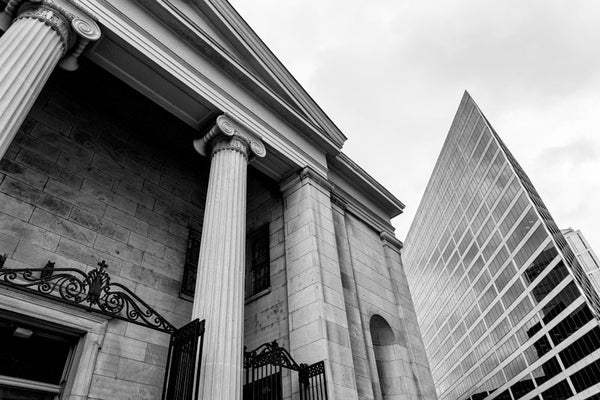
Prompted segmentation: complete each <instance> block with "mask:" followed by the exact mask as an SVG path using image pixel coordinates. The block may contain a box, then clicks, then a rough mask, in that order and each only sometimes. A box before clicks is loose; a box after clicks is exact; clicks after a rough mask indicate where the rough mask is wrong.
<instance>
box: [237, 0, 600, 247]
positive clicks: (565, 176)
mask: <svg viewBox="0 0 600 400" xmlns="http://www.w3.org/2000/svg"><path fill="white" fill-rule="evenodd" d="M232 3H233V5H234V6H235V7H236V8H237V9H238V11H239V12H240V13H241V14H242V15H243V16H244V17H245V18H246V19H247V20H248V22H249V23H250V25H251V26H253V27H254V28H255V29H256V31H257V32H258V34H259V35H260V36H261V37H262V38H263V39H264V41H265V42H266V43H267V45H268V46H270V47H271V49H272V50H273V51H274V53H275V54H276V55H277V56H278V57H279V58H280V59H281V60H282V62H283V63H284V64H285V65H286V66H287V67H288V68H289V69H290V71H291V72H292V73H293V74H294V75H295V76H296V78H297V79H298V80H299V82H300V83H301V84H302V85H303V86H304V87H305V88H306V89H307V91H308V92H309V93H310V94H311V95H312V96H313V97H314V98H315V100H316V101H317V102H318V103H319V104H320V105H321V106H322V107H323V109H324V110H325V111H326V112H327V113H328V114H329V116H330V117H331V118H332V120H333V121H334V122H336V124H338V126H339V127H340V128H341V129H342V130H343V131H344V133H345V134H346V135H347V136H348V137H349V140H348V142H347V143H346V146H345V148H344V151H345V152H346V153H347V154H349V155H350V156H351V157H352V158H353V159H355V160H356V161H357V162H358V163H359V164H360V165H361V166H362V167H364V168H365V169H366V170H367V171H368V172H369V173H371V174H372V175H373V176H374V177H375V178H376V179H378V180H380V181H381V182H382V183H383V184H384V185H385V186H386V187H387V188H388V189H390V190H391V191H392V192H393V193H394V194H395V195H396V196H398V197H399V198H400V199H401V200H402V201H403V202H404V203H405V204H407V209H406V212H405V214H404V215H402V216H400V217H398V218H396V219H395V220H394V221H393V222H394V224H395V225H396V226H397V228H398V231H397V235H398V237H400V238H401V239H403V238H404V236H405V235H406V233H407V230H408V227H409V226H410V223H411V220H412V217H413V216H414V212H415V211H416V209H417V206H418V204H419V201H420V199H421V196H422V194H423V191H424V189H425V186H426V184H427V181H428V179H429V176H430V174H431V171H432V169H433V165H434V164H435V161H436V159H437V156H438V154H439V151H440V149H441V146H442V143H443V141H444V138H445V136H446V134H447V132H448V129H449V127H450V123H451V121H452V118H453V116H454V113H455V111H456V108H457V107H458V103H459V101H460V97H461V95H462V92H463V91H464V90H465V89H468V90H469V92H470V93H471V95H473V97H474V98H475V101H476V102H477V103H478V104H479V106H480V107H481V108H482V110H483V112H484V113H485V114H486V115H487V117H488V119H490V121H491V123H492V125H493V126H494V127H495V128H496V130H497V131H498V133H499V134H500V136H502V138H503V139H504V140H505V142H506V143H507V145H508V146H509V148H510V149H511V151H512V152H513V153H514V154H515V156H516V157H517V159H518V160H519V162H520V163H521V164H522V165H523V167H524V168H525V170H526V171H527V172H528V174H529V175H530V176H531V178H532V180H533V183H534V185H536V187H537V188H538V189H539V191H540V193H541V195H542V197H543V198H544V200H545V201H546V203H547V205H548V207H549V208H550V212H551V213H552V214H553V215H554V216H555V217H556V219H557V221H558V222H559V224H562V226H566V225H571V226H573V227H575V228H580V229H582V231H583V233H584V234H585V235H586V236H587V237H588V239H589V240H590V242H591V243H592V245H594V244H596V245H597V246H600V232H599V228H598V227H597V226H596V224H595V223H594V221H599V220H600V211H595V209H596V208H597V207H595V206H590V204H594V205H595V204H597V203H598V200H599V199H600V187H598V182H597V181H599V180H600V179H598V178H597V176H598V175H597V172H595V171H598V170H600V165H599V164H598V162H595V161H594V158H596V159H597V158H598V157H597V155H598V149H599V148H600V135H598V134H597V127H598V126H600V113H599V112H598V105H599V104H600V52H598V51H595V49H597V48H600V30H599V29H598V26H600V2H595V1H589V0H571V1H568V2H566V1H561V0H529V1H526V2H523V1H521V0H505V1H496V0H477V1H473V0H471V1H467V0H447V1H443V2H442V1H436V2H434V1H409V0H375V1H372V2H369V3H368V4H366V3H364V2H358V1H353V0H348V1H344V2H340V1H333V0H319V1H315V0H304V1H299V0H293V1H286V0H234V1H233V2H232ZM592 168H595V171H594V170H593V169H592ZM598 249H600V247H598ZM599 251H600V250H599Z"/></svg>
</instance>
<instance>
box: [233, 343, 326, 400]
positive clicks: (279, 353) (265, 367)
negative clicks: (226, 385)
mask: <svg viewBox="0 0 600 400" xmlns="http://www.w3.org/2000/svg"><path fill="white" fill-rule="evenodd" d="M273 366H274V367H275V369H273V368H272V367H273ZM280 368H287V369H289V370H292V371H296V372H297V373H298V381H299V383H300V387H299V392H300V399H301V400H327V397H328V394H327V381H326V378H325V362H323V361H319V362H316V363H314V364H310V365H308V364H298V363H297V362H296V361H295V360H294V359H293V358H292V356H291V355H290V353H289V352H288V351H287V350H286V349H284V348H283V347H281V346H279V344H278V343H277V341H273V342H269V343H264V344H262V345H260V346H258V347H257V348H256V349H254V350H252V351H244V369H245V370H246V377H245V382H244V393H245V397H244V398H246V397H247V398H249V399H253V400H254V399H260V398H264V397H261V396H263V395H264V394H265V393H270V394H269V396H271V397H269V396H267V398H274V399H280V398H283V397H282V393H281V390H280V385H278V384H277V382H279V381H280V380H281V371H280ZM246 394H247V396H246Z"/></svg>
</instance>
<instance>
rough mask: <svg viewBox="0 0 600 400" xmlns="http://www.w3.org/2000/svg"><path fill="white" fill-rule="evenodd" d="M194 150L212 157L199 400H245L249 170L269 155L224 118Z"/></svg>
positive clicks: (199, 286)
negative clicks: (256, 160)
mask: <svg viewBox="0 0 600 400" xmlns="http://www.w3.org/2000/svg"><path fill="white" fill-rule="evenodd" d="M194 146H195V147H196V150H197V151H198V152H199V153H200V154H203V155H207V154H209V153H210V155H211V157H212V160H211V166H210V177H209V181H208V193H207V198H206V207H205V210H204V223H203V228H202V241H201V244H200V256H199V261H198V274H197V280H196V293H195V295H194V305H193V310H192V319H195V318H200V319H206V332H205V335H204V350H203V354H202V360H201V362H202V364H201V368H202V369H201V373H200V399H211V400H241V398H242V372H243V366H242V362H243V360H242V357H243V343H244V273H245V260H246V258H245V250H246V180H247V166H248V159H249V157H251V156H252V155H254V156H259V157H264V156H265V154H266V151H265V147H264V145H263V144H262V142H261V141H260V140H259V139H258V138H256V137H255V136H253V135H252V134H250V133H249V132H246V131H245V130H244V129H243V128H242V127H241V126H239V124H236V123H235V122H234V121H232V120H231V119H229V118H227V117H225V116H220V117H218V118H217V122H216V124H215V126H214V127H213V128H212V129H211V130H210V131H209V133H208V134H206V136H204V138H202V139H200V140H197V141H195V142H194Z"/></svg>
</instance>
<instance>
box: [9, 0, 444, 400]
mask: <svg viewBox="0 0 600 400" xmlns="http://www.w3.org/2000/svg"><path fill="white" fill-rule="evenodd" d="M0 10H3V12H2V14H0V31H1V32H2V33H1V36H0V158H1V161H0V267H1V268H0V339H1V340H0V398H2V399H15V400H16V399H71V400H80V399H111V400H116V399H136V400H137V399H140V400H141V399H161V398H164V399H182V400H183V399H189V400H191V399H202V400H221V399H223V400H225V399H226V400H233V399H238V400H239V399H242V398H243V399H325V398H327V399H330V400H332V399H339V400H342V399H343V400H352V399H377V400H379V399H415V400H416V399H435V398H436V395H435V389H434V387H433V383H432V379H431V374H430V371H429V366H428V362H427V359H426V356H425V352H424V349H423V343H422V339H421V335H420V332H419V328H418V325H417V321H416V316H415V312H414V309H413V304H412V300H411V296H410V293H409V289H408V286H407V281H406V277H405V275H404V271H403V267H402V261H401V258H400V255H401V248H402V244H401V242H400V241H398V240H397V239H396V238H395V237H394V234H393V231H394V229H393V227H392V225H391V223H390V219H391V218H393V217H394V216H396V215H398V214H400V213H401V212H402V209H403V207H404V205H403V204H402V203H401V202H400V201H399V200H398V199H397V198H396V197H394V196H393V195H392V194H391V193H390V192H389V191H387V190H386V189H385V188H384V187H383V186H382V185H381V184H379V183H378V182H377V181H375V180H374V179H373V178H372V177H370V176H369V175H368V174H367V173H366V172H365V171H364V170H363V169H361V168H360V167H359V166H358V165H356V164H355V163H354V162H353V161H352V160H351V159H349V158H348V157H347V156H346V155H344V153H343V152H342V147H343V144H344V142H345V141H346V137H345V135H344V134H343V133H342V132H341V131H340V130H339V129H338V128H337V127H336V126H335V124H334V123H333V122H332V121H331V120H330V119H329V118H328V116H327V115H325V113H323V111H322V110H321V109H320V108H319V106H318V105H317V104H316V103H315V102H314V101H313V100H312V99H311V97H310V96H309V95H308V94H307V93H306V92H305V91H304V89H303V88H302V87H301V86H300V85H299V84H298V83H297V82H296V81H295V80H294V78H293V77H292V76H291V75H290V74H289V72H288V71H287V70H286V69H285V68H284V66H283V65H282V64H281V63H280V62H279V61H278V60H277V58H276V57H275V56H274V55H273V54H272V53H271V52H270V51H269V50H268V48H267V47H266V46H265V45H264V43H262V41H261V40H260V38H258V37H257V36H256V34H255V33H254V32H253V31H252V30H251V29H250V28H249V27H248V25H247V24H246V23H245V22H244V21H243V19H242V18H241V17H240V16H239V15H238V14H237V13H236V11H235V10H234V9H233V8H232V7H231V5H229V4H228V3H227V1H225V0H153V1H147V0H35V1H34V0H0ZM191 321H196V322H191ZM202 321H203V322H202ZM255 349H256V350H255Z"/></svg>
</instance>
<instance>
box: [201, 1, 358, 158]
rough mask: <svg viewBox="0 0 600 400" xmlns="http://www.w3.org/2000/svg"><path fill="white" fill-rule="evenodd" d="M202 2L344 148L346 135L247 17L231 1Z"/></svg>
mask: <svg viewBox="0 0 600 400" xmlns="http://www.w3.org/2000/svg"><path fill="white" fill-rule="evenodd" d="M203 4H207V5H208V4H210V5H211V6H212V8H213V9H214V10H216V11H217V15H220V16H221V17H222V22H223V23H224V24H226V26H227V27H229V28H230V31H233V32H235V33H237V35H238V37H239V38H240V39H241V40H242V41H243V43H245V44H246V45H247V47H248V48H249V49H250V50H251V51H252V53H254V54H255V56H256V57H257V59H258V60H259V61H260V62H261V64H262V65H264V66H265V68H266V69H267V71H269V72H270V73H271V74H272V75H273V76H274V77H275V78H276V79H277V80H278V81H279V82H280V84H281V86H282V88H283V89H284V90H286V92H287V93H289V95H290V96H291V97H292V98H293V99H295V100H296V103H297V104H298V105H299V106H301V107H302V108H303V109H304V110H305V111H307V112H308V114H309V115H310V116H311V117H312V118H315V119H316V120H317V122H318V124H319V125H321V126H322V127H323V129H325V130H326V131H327V133H326V134H328V135H329V136H330V137H331V138H332V140H334V141H335V142H336V143H337V144H338V145H339V147H340V148H341V146H342V145H343V143H344V142H345V141H346V139H347V137H346V136H345V135H344V134H343V133H342V132H341V130H340V129H339V128H338V127H337V126H336V125H335V123H334V122H333V121H331V119H330V118H329V117H328V116H327V114H325V112H324V111H323V110H322V109H321V108H320V107H319V105H318V104H317V103H316V102H315V101H314V100H313V99H312V97H311V96H310V95H309V94H308V93H307V92H306V91H305V90H304V88H303V87H302V86H301V85H300V84H299V83H298V81H297V80H296V79H295V78H294V77H293V75H292V74H290V72H289V71H288V70H287V69H286V68H285V66H284V65H283V64H282V63H281V62H280V61H279V60H278V59H277V57H276V56H275V55H274V54H273V53H272V52H271V51H270V50H269V48H268V47H267V46H266V45H265V44H264V42H263V41H262V40H261V39H260V37H259V36H258V35H257V34H256V33H255V32H254V31H253V30H252V28H251V27H250V26H249V25H248V24H247V23H246V22H245V21H244V19H243V18H242V17H241V16H240V15H239V14H238V13H237V11H236V10H235V9H234V8H233V7H232V6H231V4H229V3H228V2H227V1H223V0H205V1H204V2H203Z"/></svg>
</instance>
